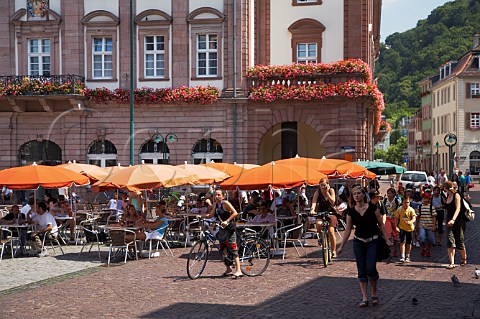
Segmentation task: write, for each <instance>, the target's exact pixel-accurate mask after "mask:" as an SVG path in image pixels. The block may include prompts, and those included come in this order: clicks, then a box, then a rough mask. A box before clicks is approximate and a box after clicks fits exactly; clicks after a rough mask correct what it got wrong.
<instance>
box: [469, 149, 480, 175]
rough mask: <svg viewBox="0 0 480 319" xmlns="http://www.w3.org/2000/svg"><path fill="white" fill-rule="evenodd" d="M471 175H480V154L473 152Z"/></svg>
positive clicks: (471, 156)
mask: <svg viewBox="0 0 480 319" xmlns="http://www.w3.org/2000/svg"><path fill="white" fill-rule="evenodd" d="M470 173H471V174H475V175H476V174H480V152H479V151H473V152H471V153H470Z"/></svg>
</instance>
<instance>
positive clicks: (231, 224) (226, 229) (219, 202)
mask: <svg viewBox="0 0 480 319" xmlns="http://www.w3.org/2000/svg"><path fill="white" fill-rule="evenodd" d="M214 196H215V204H214V205H212V206H210V207H209V209H210V211H209V212H208V214H207V215H204V216H201V215H200V217H202V218H206V219H208V218H212V217H214V216H215V217H216V219H217V220H218V221H219V222H220V230H219V232H218V235H217V238H218V241H219V243H220V249H221V250H222V251H223V254H224V255H227V254H228V255H230V254H231V255H233V257H234V259H233V260H234V262H235V273H234V274H232V267H231V265H230V263H228V262H225V266H226V267H227V269H226V270H225V272H224V273H223V276H225V277H227V276H233V277H234V278H235V279H236V278H239V277H241V276H242V275H243V274H242V270H241V269H240V259H239V257H238V250H237V234H236V230H237V227H236V225H235V218H236V217H237V216H238V213H237V211H236V210H235V208H233V206H232V204H230V203H229V202H228V201H226V200H224V194H223V192H222V191H221V190H219V189H217V190H216V191H215V193H214Z"/></svg>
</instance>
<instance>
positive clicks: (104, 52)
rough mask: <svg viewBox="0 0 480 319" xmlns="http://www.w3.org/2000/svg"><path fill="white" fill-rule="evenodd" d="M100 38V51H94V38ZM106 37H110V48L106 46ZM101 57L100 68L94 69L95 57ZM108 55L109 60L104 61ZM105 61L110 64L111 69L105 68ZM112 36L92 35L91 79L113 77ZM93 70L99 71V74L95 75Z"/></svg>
mask: <svg viewBox="0 0 480 319" xmlns="http://www.w3.org/2000/svg"><path fill="white" fill-rule="evenodd" d="M99 39H101V40H102V49H101V50H100V51H96V46H95V40H99ZM107 39H110V50H108V48H107ZM98 56H100V57H101V63H102V68H101V69H95V57H98ZM107 56H109V57H110V61H105V58H106V57H107ZM106 63H110V64H111V65H112V67H111V69H107V68H106V67H105V65H106ZM113 69H114V65H113V38H112V37H92V78H93V79H113ZM95 71H101V73H102V75H101V76H95ZM108 71H110V73H111V74H110V75H106V73H107V72H108Z"/></svg>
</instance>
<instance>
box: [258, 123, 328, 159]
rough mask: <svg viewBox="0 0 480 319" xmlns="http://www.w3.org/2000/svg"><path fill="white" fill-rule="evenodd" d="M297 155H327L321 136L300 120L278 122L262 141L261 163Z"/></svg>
mask: <svg viewBox="0 0 480 319" xmlns="http://www.w3.org/2000/svg"><path fill="white" fill-rule="evenodd" d="M296 155H299V156H302V157H314V158H320V157H322V156H324V155H325V151H324V148H323V145H322V143H321V136H320V135H319V134H318V133H317V132H316V131H315V130H314V129H313V128H312V127H311V126H309V125H307V124H304V123H299V122H283V123H280V124H277V125H275V126H273V127H272V128H271V129H269V130H268V131H267V132H266V133H265V134H264V135H263V137H262V140H261V141H260V145H259V153H258V161H259V164H265V163H268V162H270V161H276V160H279V159H284V158H291V157H295V156H296Z"/></svg>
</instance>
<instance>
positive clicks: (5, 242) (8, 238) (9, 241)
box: [0, 228, 15, 262]
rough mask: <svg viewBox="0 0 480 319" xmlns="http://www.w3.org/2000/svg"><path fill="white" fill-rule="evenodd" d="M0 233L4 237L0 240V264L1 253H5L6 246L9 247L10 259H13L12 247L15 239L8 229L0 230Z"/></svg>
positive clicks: (0, 259)
mask: <svg viewBox="0 0 480 319" xmlns="http://www.w3.org/2000/svg"><path fill="white" fill-rule="evenodd" d="M0 232H1V233H2V234H1V235H2V236H3V237H4V238H2V239H0V249H1V252H0V262H1V261H2V257H3V252H4V251H5V247H6V246H10V251H11V252H12V258H13V251H14V249H13V245H14V240H15V237H13V233H12V231H11V230H10V229H8V228H0Z"/></svg>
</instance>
